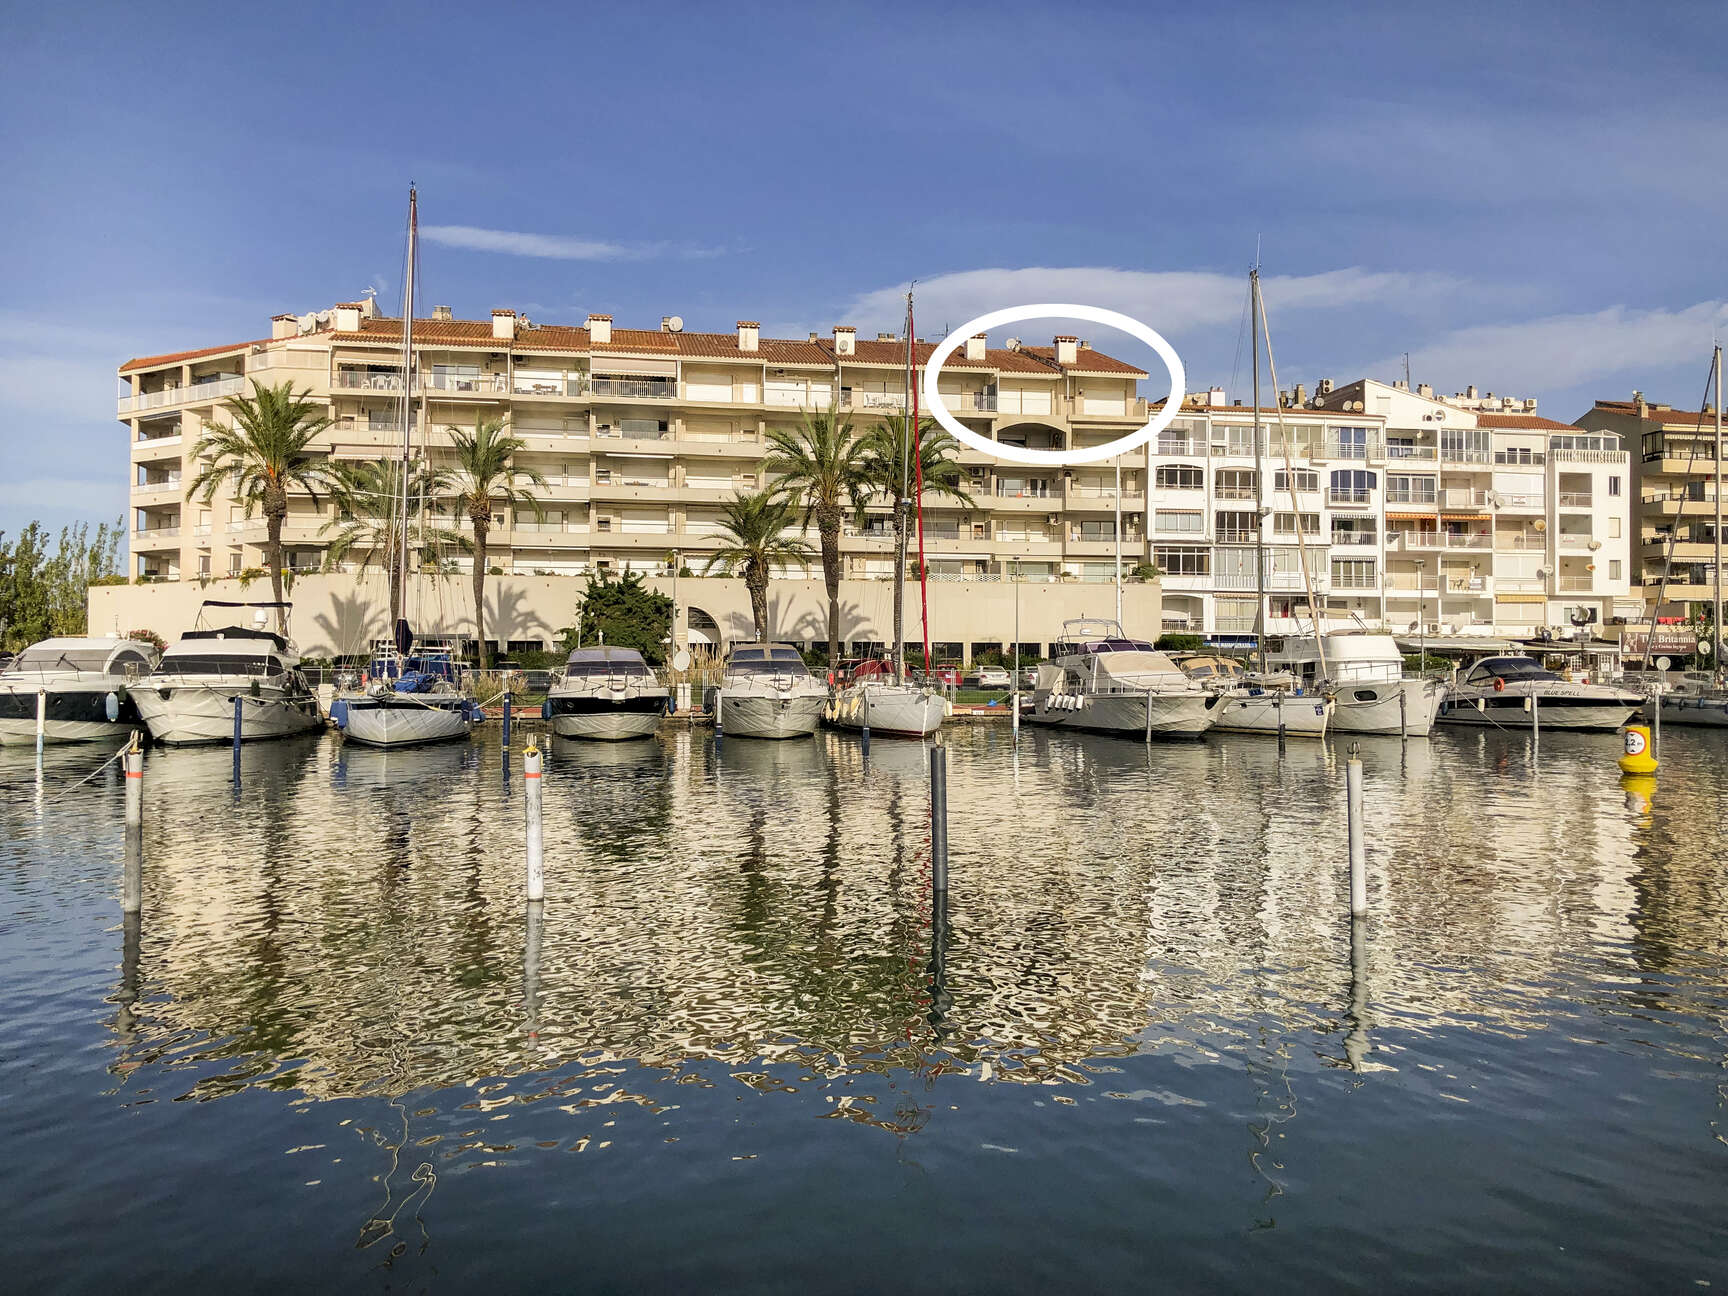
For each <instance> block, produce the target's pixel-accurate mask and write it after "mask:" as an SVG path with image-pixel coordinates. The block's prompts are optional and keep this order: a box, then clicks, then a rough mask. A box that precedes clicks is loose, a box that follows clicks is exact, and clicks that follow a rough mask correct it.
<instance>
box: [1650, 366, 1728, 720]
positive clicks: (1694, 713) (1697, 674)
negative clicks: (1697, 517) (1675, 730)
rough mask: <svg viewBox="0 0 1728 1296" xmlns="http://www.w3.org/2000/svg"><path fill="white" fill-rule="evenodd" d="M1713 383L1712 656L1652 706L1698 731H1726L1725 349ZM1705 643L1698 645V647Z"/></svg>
mask: <svg viewBox="0 0 1728 1296" xmlns="http://www.w3.org/2000/svg"><path fill="white" fill-rule="evenodd" d="M1710 385H1711V387H1712V389H1713V390H1714V395H1713V397H1712V399H1711V402H1710V403H1711V405H1712V406H1714V407H1715V411H1716V447H1715V448H1716V471H1715V473H1714V479H1715V480H1714V482H1713V483H1712V484H1713V485H1714V486H1715V490H1714V491H1712V492H1711V493H1712V494H1713V495H1714V497H1715V505H1716V518H1715V528H1714V530H1713V532H1712V538H1713V540H1714V541H1715V553H1714V555H1713V558H1714V562H1713V565H1712V568H1711V570H1712V572H1713V574H1714V584H1713V587H1712V590H1711V594H1712V597H1711V600H1710V608H1711V617H1710V639H1709V640H1708V641H1706V642H1708V643H1709V657H1710V670H1709V671H1708V672H1704V671H1688V672H1686V673H1685V674H1684V675H1683V676H1682V677H1681V680H1680V682H1679V684H1678V685H1677V686H1672V687H1668V686H1664V687H1661V688H1659V689H1658V690H1657V691H1656V696H1655V698H1654V699H1653V701H1652V702H1651V703H1650V709H1651V710H1652V711H1655V712H1657V717H1656V718H1659V719H1660V722H1661V723H1662V724H1677V725H1690V726H1697V727H1700V728H1709V729H1725V728H1728V675H1725V674H1724V672H1723V667H1722V647H1723V635H1722V348H1721V347H1720V346H1718V347H1717V348H1716V349H1715V351H1714V352H1713V354H1712V357H1711V362H1710ZM1679 509H1680V511H1679V513H1676V514H1675V518H1674V528H1673V530H1672V531H1671V532H1670V534H1669V540H1668V552H1669V553H1670V554H1672V553H1673V551H1674V542H1675V539H1676V538H1677V537H1678V536H1679V534H1680V513H1683V512H1684V511H1685V509H1686V501H1685V499H1682V500H1681V501H1680V506H1679ZM1663 567H1664V575H1663V577H1662V583H1663V585H1664V586H1666V585H1667V583H1668V577H1667V575H1666V568H1667V564H1666V563H1664V564H1663ZM1660 605H1661V595H1660V593H1659V594H1658V595H1657V606H1660ZM1650 629H1651V633H1650V637H1649V638H1648V639H1646V640H1645V642H1646V643H1649V642H1651V640H1653V639H1654V638H1655V614H1654V613H1652V614H1651V627H1650ZM1702 646H1703V645H1702V644H1700V647H1702Z"/></svg>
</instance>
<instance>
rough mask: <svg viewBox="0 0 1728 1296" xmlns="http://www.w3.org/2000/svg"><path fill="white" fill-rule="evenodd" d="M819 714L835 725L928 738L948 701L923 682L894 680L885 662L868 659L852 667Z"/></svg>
mask: <svg viewBox="0 0 1728 1296" xmlns="http://www.w3.org/2000/svg"><path fill="white" fill-rule="evenodd" d="M822 714H823V718H824V719H826V720H827V721H828V723H829V724H831V725H833V726H834V727H835V728H837V729H849V730H852V731H853V732H858V733H861V732H863V731H864V730H865V729H868V730H869V731H870V732H871V733H872V734H889V735H892V736H894V737H898V738H928V737H929V736H930V735H931V734H933V733H935V732H936V731H937V730H938V729H940V728H941V727H942V722H943V721H944V720H946V719H947V718H948V702H947V699H946V698H943V697H942V696H940V695H939V694H938V693H937V692H936V691H935V690H934V689H932V688H929V687H927V686H920V685H917V684H912V683H906V684H896V683H895V682H894V672H893V668H892V666H891V665H890V664H889V663H888V662H884V661H876V660H869V661H862V662H859V663H858V665H857V666H856V667H854V668H853V670H852V677H851V679H850V680H849V681H848V682H847V684H846V687H845V688H843V689H841V690H840V691H839V692H838V693H836V694H835V695H834V698H833V700H832V701H830V702H829V703H828V705H827V706H826V707H825V708H824V710H823V713H822Z"/></svg>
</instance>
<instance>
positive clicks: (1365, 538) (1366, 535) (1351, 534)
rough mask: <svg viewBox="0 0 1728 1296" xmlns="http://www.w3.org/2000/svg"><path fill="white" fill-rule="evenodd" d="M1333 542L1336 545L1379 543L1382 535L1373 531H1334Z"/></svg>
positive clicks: (1370, 544)
mask: <svg viewBox="0 0 1728 1296" xmlns="http://www.w3.org/2000/svg"><path fill="white" fill-rule="evenodd" d="M1332 543H1333V544H1335V545H1369V546H1372V545H1377V544H1379V543H1380V537H1379V536H1377V535H1375V534H1374V533H1373V532H1372V531H1334V532H1333V533H1332Z"/></svg>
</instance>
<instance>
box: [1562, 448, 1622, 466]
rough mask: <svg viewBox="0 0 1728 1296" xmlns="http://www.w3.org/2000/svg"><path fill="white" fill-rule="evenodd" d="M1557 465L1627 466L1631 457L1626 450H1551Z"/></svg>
mask: <svg viewBox="0 0 1728 1296" xmlns="http://www.w3.org/2000/svg"><path fill="white" fill-rule="evenodd" d="M1548 453H1549V456H1550V457H1551V458H1552V459H1553V460H1554V462H1555V463H1585V464H1626V463H1629V462H1630V461H1631V456H1630V455H1629V454H1628V453H1627V452H1626V451H1624V450H1550V451H1549V452H1548Z"/></svg>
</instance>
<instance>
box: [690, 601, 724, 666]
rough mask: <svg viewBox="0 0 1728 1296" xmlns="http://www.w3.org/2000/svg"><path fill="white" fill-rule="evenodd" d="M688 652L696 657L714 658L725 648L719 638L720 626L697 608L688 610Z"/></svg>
mask: <svg viewBox="0 0 1728 1296" xmlns="http://www.w3.org/2000/svg"><path fill="white" fill-rule="evenodd" d="M688 620H689V639H690V651H691V652H692V653H693V654H695V655H697V656H702V655H707V656H710V657H712V656H714V655H716V654H718V653H719V652H720V650H721V649H722V648H723V647H724V646H725V644H724V641H723V640H722V639H721V637H720V624H719V622H717V621H715V620H714V618H713V617H711V616H709V615H708V613H706V612H704V611H703V610H702V609H701V608H699V607H693V608H691V609H690V610H689V615H688Z"/></svg>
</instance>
